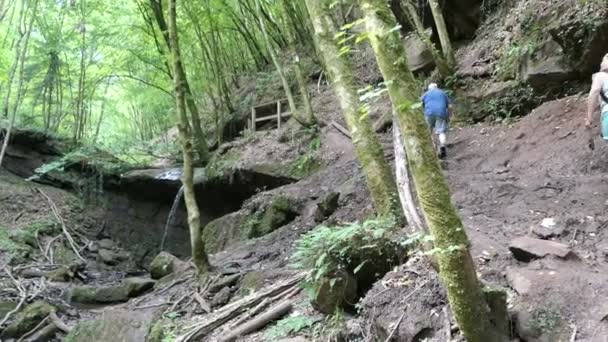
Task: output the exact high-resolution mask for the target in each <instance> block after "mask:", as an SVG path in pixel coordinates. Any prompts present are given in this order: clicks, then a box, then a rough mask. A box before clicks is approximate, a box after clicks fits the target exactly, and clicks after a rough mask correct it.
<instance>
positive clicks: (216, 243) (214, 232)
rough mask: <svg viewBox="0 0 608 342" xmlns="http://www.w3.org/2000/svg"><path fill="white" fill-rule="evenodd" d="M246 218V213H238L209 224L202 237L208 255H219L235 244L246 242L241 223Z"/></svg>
mask: <svg viewBox="0 0 608 342" xmlns="http://www.w3.org/2000/svg"><path fill="white" fill-rule="evenodd" d="M246 217H247V214H246V213H245V212H243V211H237V212H235V213H231V214H228V215H224V216H222V217H219V218H217V219H215V220H213V221H211V222H209V223H208V224H207V225H206V226H205V229H204V230H203V236H202V239H203V243H204V244H205V250H206V251H207V253H211V254H213V253H217V252H219V251H222V250H224V249H225V248H226V247H228V246H229V245H231V244H233V243H236V242H238V241H243V240H245V239H246V238H245V237H244V236H243V234H242V232H241V222H242V221H244V220H245V219H246Z"/></svg>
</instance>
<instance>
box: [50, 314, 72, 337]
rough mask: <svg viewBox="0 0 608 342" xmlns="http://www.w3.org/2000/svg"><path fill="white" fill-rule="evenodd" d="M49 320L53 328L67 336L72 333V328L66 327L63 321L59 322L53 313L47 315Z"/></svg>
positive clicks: (59, 319)
mask: <svg viewBox="0 0 608 342" xmlns="http://www.w3.org/2000/svg"><path fill="white" fill-rule="evenodd" d="M49 318H50V319H51V322H53V324H55V326H56V327H57V328H58V329H59V330H61V331H63V332H64V333H66V334H69V333H70V332H71V331H72V328H70V327H68V325H67V324H65V323H63V321H62V320H61V318H59V316H57V314H56V313H55V311H53V312H51V313H50V314H49Z"/></svg>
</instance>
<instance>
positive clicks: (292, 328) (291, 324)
mask: <svg viewBox="0 0 608 342" xmlns="http://www.w3.org/2000/svg"><path fill="white" fill-rule="evenodd" d="M313 324H314V320H313V319H312V318H310V317H308V316H305V315H302V314H297V315H293V316H289V317H286V318H283V319H282V320H280V321H278V322H277V323H276V324H275V325H273V326H272V327H270V329H268V331H267V332H266V340H267V341H275V340H277V339H279V338H283V337H288V336H290V335H294V334H297V333H299V332H301V331H303V330H306V329H308V328H310V327H311V326H312V325H313Z"/></svg>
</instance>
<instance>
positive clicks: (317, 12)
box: [306, 0, 402, 220]
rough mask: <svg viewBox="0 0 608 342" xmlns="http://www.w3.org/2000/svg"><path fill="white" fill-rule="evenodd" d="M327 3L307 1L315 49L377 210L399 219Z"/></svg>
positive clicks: (385, 167)
mask: <svg viewBox="0 0 608 342" xmlns="http://www.w3.org/2000/svg"><path fill="white" fill-rule="evenodd" d="M330 3H331V0H306V6H307V7H308V11H309V13H310V17H311V20H312V23H313V27H314V30H315V36H316V40H317V49H318V52H319V55H321V56H322V58H323V59H324V62H325V69H326V72H327V74H328V75H329V77H330V79H331V80H332V84H333V88H334V92H335V93H336V97H337V99H338V101H339V102H340V106H341V107H342V112H343V114H344V119H345V120H346V124H347V126H348V129H349V131H350V134H351V136H352V140H353V144H354V145H355V151H356V153H357V157H358V159H359V162H360V163H361V165H362V167H363V172H364V173H365V176H366V178H367V185H368V188H369V190H370V193H371V197H372V200H373V202H374V206H375V208H376V211H377V212H378V214H379V215H380V216H394V217H396V218H397V219H398V220H402V213H401V208H400V207H399V197H398V194H397V186H396V184H395V181H394V178H393V176H392V174H391V172H390V169H389V166H388V164H387V162H386V160H385V159H384V154H383V152H382V146H381V145H380V142H379V141H378V137H377V136H376V135H375V133H374V131H373V128H372V124H371V122H370V120H369V118H368V116H367V115H366V113H364V112H362V108H361V103H360V101H359V97H358V96H357V91H356V88H355V79H354V76H353V74H352V66H351V64H350V61H349V59H348V56H346V55H345V54H341V53H340V47H339V46H338V44H337V41H336V40H335V39H334V37H335V35H336V33H337V29H336V26H335V24H334V22H333V21H332V19H331V16H330V13H329V6H330Z"/></svg>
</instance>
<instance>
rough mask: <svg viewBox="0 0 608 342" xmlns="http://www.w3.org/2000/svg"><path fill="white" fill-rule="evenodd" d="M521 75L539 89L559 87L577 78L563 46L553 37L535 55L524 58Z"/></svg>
mask: <svg viewBox="0 0 608 342" xmlns="http://www.w3.org/2000/svg"><path fill="white" fill-rule="evenodd" d="M520 75H521V77H522V79H523V80H524V81H525V82H527V83H529V84H530V85H531V86H532V87H533V88H534V89H538V90H544V89H549V88H552V87H556V86H557V87H559V86H561V85H562V83H563V82H565V81H568V80H572V79H574V78H576V73H575V71H574V70H573V69H572V67H571V66H570V65H569V64H568V62H567V59H566V57H565V55H564V53H563V51H562V48H561V47H560V46H559V44H558V43H557V42H555V41H554V40H552V39H549V40H547V41H545V43H544V44H543V45H542V47H541V48H539V49H538V50H537V51H536V52H534V54H533V55H531V56H527V58H524V59H523V60H522V64H521V69H520Z"/></svg>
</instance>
